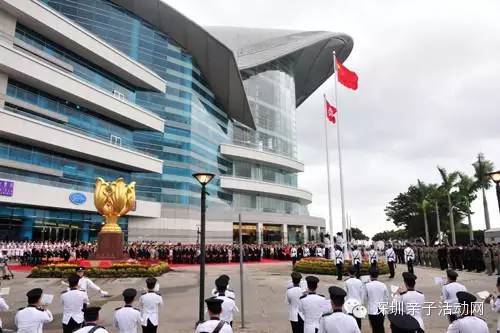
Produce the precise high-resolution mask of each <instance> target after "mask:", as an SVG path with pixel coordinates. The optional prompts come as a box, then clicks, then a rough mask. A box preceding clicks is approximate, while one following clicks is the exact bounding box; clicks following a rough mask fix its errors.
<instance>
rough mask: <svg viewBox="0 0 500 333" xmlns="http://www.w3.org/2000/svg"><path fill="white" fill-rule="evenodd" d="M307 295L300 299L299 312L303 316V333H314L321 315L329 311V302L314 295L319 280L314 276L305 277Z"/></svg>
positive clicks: (321, 296) (322, 297)
mask: <svg viewBox="0 0 500 333" xmlns="http://www.w3.org/2000/svg"><path fill="white" fill-rule="evenodd" d="M306 282H307V293H305V294H304V295H302V296H301V297H300V301H299V312H300V313H302V314H303V315H304V333H316V330H317V329H319V320H320V318H321V316H322V315H323V313H326V312H328V311H331V306H330V302H328V300H327V299H326V298H325V297H324V296H323V295H318V294H316V289H317V288H318V283H319V279H318V278H317V277H315V276H308V277H306Z"/></svg>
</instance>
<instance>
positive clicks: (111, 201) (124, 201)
mask: <svg viewBox="0 0 500 333" xmlns="http://www.w3.org/2000/svg"><path fill="white" fill-rule="evenodd" d="M94 205H95V207H96V208H97V211H98V212H99V213H100V214H101V215H102V216H104V217H105V220H106V222H105V224H104V226H103V227H102V228H101V232H105V233H120V232H122V229H121V228H120V226H119V225H118V218H119V217H120V216H124V215H126V214H127V213H128V212H129V211H131V210H134V209H135V182H132V183H130V184H128V185H127V184H125V180H124V179H123V178H118V179H117V180H115V181H112V182H106V181H104V179H102V178H97V179H96V182H95V191H94Z"/></svg>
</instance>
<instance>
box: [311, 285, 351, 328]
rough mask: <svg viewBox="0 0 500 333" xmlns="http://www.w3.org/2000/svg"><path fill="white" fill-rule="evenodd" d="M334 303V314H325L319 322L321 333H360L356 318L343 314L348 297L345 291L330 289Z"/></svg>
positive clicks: (334, 287) (335, 287)
mask: <svg viewBox="0 0 500 333" xmlns="http://www.w3.org/2000/svg"><path fill="white" fill-rule="evenodd" d="M328 293H329V294H330V299H331V302H332V309H333V311H332V312H329V313H325V314H324V315H323V316H322V317H321V319H320V320H319V333H360V332H361V331H360V330H359V327H358V324H357V322H356V320H355V319H354V317H352V316H350V315H347V314H345V313H343V312H342V306H343V305H344V299H345V297H346V295H347V293H346V292H345V290H344V289H342V288H340V287H337V286H332V287H330V288H328Z"/></svg>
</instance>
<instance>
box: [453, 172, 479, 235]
mask: <svg viewBox="0 0 500 333" xmlns="http://www.w3.org/2000/svg"><path fill="white" fill-rule="evenodd" d="M459 177H460V181H459V182H458V183H457V187H458V196H459V198H458V203H459V205H458V207H459V209H460V210H461V211H463V212H464V213H465V214H466V215H467V219H468V222H469V241H470V242H471V243H472V242H473V241H474V231H473V230H472V219H471V214H473V213H472V211H471V209H470V205H471V203H472V202H473V201H474V200H476V198H477V195H476V191H477V183H475V182H474V179H473V178H472V177H469V176H467V175H466V174H464V173H462V172H460V173H459Z"/></svg>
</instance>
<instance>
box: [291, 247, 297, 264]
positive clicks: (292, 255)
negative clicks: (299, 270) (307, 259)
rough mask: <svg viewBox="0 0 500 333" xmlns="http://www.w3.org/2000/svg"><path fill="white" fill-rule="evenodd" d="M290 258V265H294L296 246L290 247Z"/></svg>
mask: <svg viewBox="0 0 500 333" xmlns="http://www.w3.org/2000/svg"><path fill="white" fill-rule="evenodd" d="M290 258H291V259H292V266H295V263H296V262H297V248H296V247H295V245H293V246H292V248H291V249H290Z"/></svg>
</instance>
